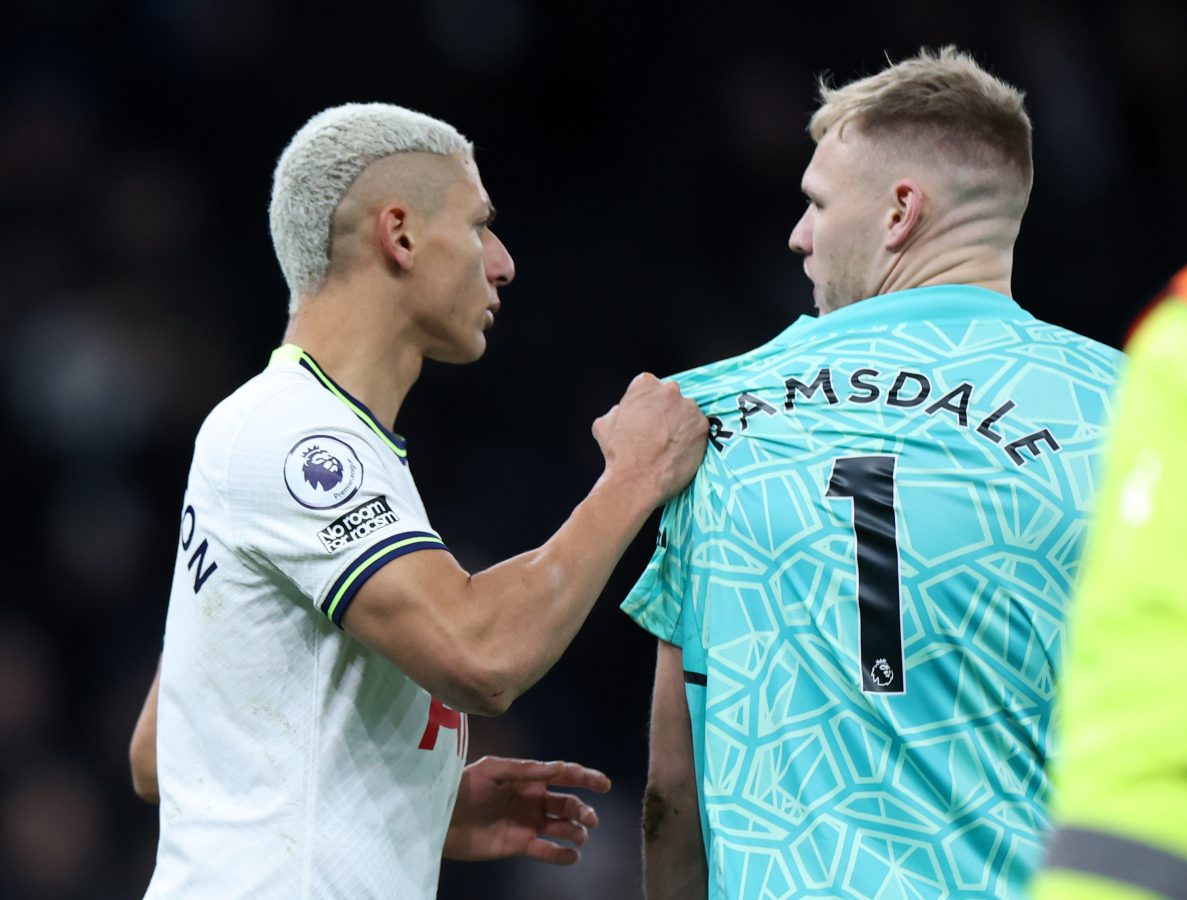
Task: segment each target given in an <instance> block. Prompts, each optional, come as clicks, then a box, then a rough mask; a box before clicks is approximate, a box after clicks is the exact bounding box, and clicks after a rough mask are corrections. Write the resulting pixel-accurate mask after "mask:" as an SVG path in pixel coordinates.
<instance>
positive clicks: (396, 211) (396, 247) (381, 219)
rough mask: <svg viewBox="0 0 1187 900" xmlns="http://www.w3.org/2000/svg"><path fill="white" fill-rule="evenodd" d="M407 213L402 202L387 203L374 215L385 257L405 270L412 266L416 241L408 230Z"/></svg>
mask: <svg viewBox="0 0 1187 900" xmlns="http://www.w3.org/2000/svg"><path fill="white" fill-rule="evenodd" d="M408 220H409V213H408V207H407V205H405V204H403V203H389V204H388V205H387V206H385V207H383V209H381V210H380V211H379V212H378V213H377V214H376V216H375V227H376V229H377V230H378V237H379V246H380V249H381V250H382V251H383V256H384V258H385V259H387V260H388V261H390V262H391V263H392V264H393V265H395V266H396V267H398V268H400V269H403V270H405V271H407V270H410V269H411V268H412V257H413V253H414V251H415V246H416V242H415V241H414V240H413V238H412V234H411V232H410V231H409V228H408V226H409V221H408Z"/></svg>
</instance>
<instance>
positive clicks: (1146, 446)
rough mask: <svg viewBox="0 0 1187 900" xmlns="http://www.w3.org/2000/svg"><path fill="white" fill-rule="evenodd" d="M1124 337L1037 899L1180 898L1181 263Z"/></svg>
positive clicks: (1186, 387)
mask: <svg viewBox="0 0 1187 900" xmlns="http://www.w3.org/2000/svg"><path fill="white" fill-rule="evenodd" d="M1172 292H1173V297H1172V299H1168V300H1166V301H1165V302H1163V303H1162V304H1160V305H1159V306H1158V307H1156V308H1155V310H1154V311H1153V312H1152V313H1151V314H1150V316H1149V317H1147V318H1146V319H1145V320H1144V321H1143V323H1142V325H1141V327H1140V328H1139V329H1138V330H1137V332H1136V333H1135V335H1134V339H1133V341H1132V343H1131V344H1130V345H1129V348H1128V349H1129V350H1130V352H1131V354H1132V362H1131V363H1130V364H1129V366H1128V368H1127V369H1126V373H1125V377H1124V379H1123V380H1122V385H1121V391H1120V393H1119V395H1118V404H1117V420H1116V425H1115V427H1114V429H1113V432H1112V434H1111V436H1110V439H1109V449H1108V455H1107V465H1106V470H1105V484H1104V490H1103V491H1102V492H1101V496H1100V503H1099V511H1098V514H1097V518H1096V519H1095V520H1094V521H1093V523H1092V530H1091V537H1090V540H1089V547H1088V552H1087V554H1086V556H1085V563H1084V577H1083V579H1082V580H1081V581H1080V584H1079V585H1078V587H1077V589H1076V592H1075V599H1074V602H1073V606H1072V610H1073V612H1072V616H1071V627H1070V629H1069V637H1068V665H1067V675H1066V677H1065V678H1064V681H1063V683H1062V685H1061V687H1060V699H1061V718H1060V722H1059V726H1060V728H1059V734H1060V742H1059V745H1058V746H1059V750H1060V752H1059V753H1058V758H1057V760H1056V764H1055V772H1054V778H1055V786H1056V798H1055V807H1054V811H1055V820H1056V823H1057V825H1058V830H1057V831H1056V832H1055V836H1054V837H1053V838H1052V841H1051V845H1050V847H1049V848H1048V853H1047V861H1046V867H1045V868H1044V870H1043V873H1042V877H1041V878H1040V879H1039V880H1038V881H1037V883H1036V884H1035V885H1034V890H1033V893H1032V894H1031V896H1033V897H1035V898H1036V900H1142V898H1150V897H1187V817H1185V815H1184V813H1187V692H1184V690H1183V686H1182V683H1183V678H1182V675H1181V671H1182V662H1183V659H1184V656H1185V653H1184V651H1185V650H1187V576H1185V575H1184V565H1183V556H1184V549H1185V543H1184V532H1185V531H1187V469H1185V465H1184V464H1185V463H1187V270H1184V271H1183V272H1182V273H1180V275H1179V277H1178V278H1177V279H1176V282H1175V284H1174V285H1173V287H1172Z"/></svg>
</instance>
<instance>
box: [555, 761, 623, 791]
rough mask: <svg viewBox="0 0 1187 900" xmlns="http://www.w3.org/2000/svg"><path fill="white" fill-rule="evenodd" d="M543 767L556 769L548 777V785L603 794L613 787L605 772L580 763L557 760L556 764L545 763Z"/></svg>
mask: <svg viewBox="0 0 1187 900" xmlns="http://www.w3.org/2000/svg"><path fill="white" fill-rule="evenodd" d="M545 765H548V766H555V767H556V768H555V769H554V770H553V774H552V775H550V776H548V783H549V784H553V785H556V786H557V787H571V788H582V789H583V790H587V791H595V792H597V793H599V794H604V793H606V792H607V791H609V790H610V788H611V786H612V785H613V782H611V781H610V778H609V776H607V775H606V773H605V772H601V771H599V770H598V769H591V768H589V767H588V766H583V765H581V764H580V763H575V762H563V761H560V760H558V761H556V762H550V763H546V764H545Z"/></svg>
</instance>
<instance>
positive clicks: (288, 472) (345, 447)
mask: <svg viewBox="0 0 1187 900" xmlns="http://www.w3.org/2000/svg"><path fill="white" fill-rule="evenodd" d="M284 483H285V486H286V487H287V488H288V490H289V493H290V494H292V496H293V499H294V500H296V501H297V502H298V503H300V504H301V505H302V506H304V507H307V508H309V509H333V508H334V507H335V506H341V505H342V504H343V503H346V502H347V501H348V500H350V498H351V497H353V496H354V495H355V494H356V493H358V490H359V486H360V485H361V484H362V483H363V464H362V463H361V462H359V457H358V454H356V453H355V452H354V450H353V449H351V447H350V445H349V444H347V443H345V442H344V441H340V440H338V438H335V437H330V436H329V435H327V434H314V435H310V436H309V437H307V438H302V439H301V440H300V441H298V442H297V445H296V446H295V447H293V449H292V450H290V451H289V455H288V458H287V459H286V460H285V461H284Z"/></svg>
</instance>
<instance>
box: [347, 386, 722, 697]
mask: <svg viewBox="0 0 1187 900" xmlns="http://www.w3.org/2000/svg"><path fill="white" fill-rule="evenodd" d="M593 430H594V437H595V438H597V440H598V443H599V444H600V445H601V448H602V452H603V454H604V456H605V458H606V468H605V470H604V472H603V473H602V476H601V478H599V479H598V482H597V484H595V485H594V487H593V490H591V491H590V493H589V495H588V496H587V497H586V498H585V499H584V500H583V501H582V502H581V503H580V504H578V506H577V508H576V509H574V510H573V513H572V514H571V515H570V516H569V519H568V520H567V521H566V522H565V523H564V524H563V525H562V526H561V528H560V529H559V530H558V531H557V532H556V534H554V535H553V536H552V537H551V538H550V539H549V540H548V541H547V542H546V543H545V544H543V545H542V546H541V547H539V548H537V549H535V550H531V551H529V552H527V553H523V554H520V555H519V556H516V557H513V558H512V559H509V560H507V561H506V562H502V563H499V564H498V565H495V566H492V567H491V568H490V569H487V570H486V571H484V572H480V573H478V574H476V575H470V574H469V573H467V572H466V571H465V570H464V569H462V568H461V566H459V565H458V564H457V562H456V561H455V560H454V558H453V557H452V556H451V555H450V554H449V553H446V552H444V551H440V550H424V551H421V552H418V553H413V554H409V555H407V556H404V557H401V558H399V559H397V560H395V561H393V562H392V563H389V564H388V565H387V566H385V567H384V568H382V569H380V570H379V571H378V572H377V573H375V575H373V576H372V577H371V578H370V579H369V580H368V581H367V583H366V584H365V585H364V586H363V587H362V589H361V590H360V591H359V593H358V595H357V596H356V597H355V600H354V602H353V603H352V604H351V606H350V608H349V609H348V610H347V611H346V614H345V616H344V617H343V622H342V624H343V627H344V628H345V629H346V630H347V631H349V632H350V633H351V634H353V635H354V636H356V637H357V638H359V640H361V641H363V643H365V644H367V645H368V646H370V647H372V648H374V649H375V650H377V651H379V652H380V653H382V654H383V655H384V656H386V657H387V658H388V659H390V660H391V661H392V662H393V663H395V664H396V665H398V666H399V667H400V668H401V669H402V670H403V671H404V672H405V673H407V674H408V675H409V677H411V678H412V679H413V680H414V681H416V682H417V683H418V684H420V685H421V686H422V687H424V688H425V689H426V690H428V691H430V692H431V693H432V694H433V695H434V696H436V697H438V698H440V699H441V700H442V701H444V702H445V703H447V704H448V705H450V706H452V707H454V708H455V709H460V710H463V711H466V712H476V713H482V714H486V715H497V714H499V713H501V712H503V711H504V710H506V709H507V707H508V706H510V704H511V702H512V701H513V700H514V699H515V698H516V697H518V696H519V695H520V694H522V693H523V692H524V691H525V690H527V689H528V688H529V687H531V686H532V685H533V684H535V683H536V681H537V680H538V679H539V678H540V677H541V676H542V675H543V674H544V673H545V672H547V671H548V669H549V668H551V666H552V665H553V663H555V662H556V660H557V659H558V658H559V657H560V655H561V653H562V652H563V651H564V649H565V648H566V647H567V646H568V645H569V642H570V641H572V639H573V637H574V635H575V634H576V633H577V630H578V629H579V628H580V627H581V624H582V622H584V621H585V617H586V616H587V615H588V614H589V611H590V609H591V608H592V606H593V604H594V601H595V600H596V599H597V598H598V595H599V594H600V593H601V592H602V589H603V588H604V587H605V585H606V581H607V579H608V578H609V577H610V573H611V572H612V571H613V569H614V566H615V565H616V564H617V562H618V559H619V557H620V556H621V555H622V553H623V551H624V550H625V549H626V547H627V545H628V544H629V543H630V541H631V540H632V539H633V538H634V536H635V534H636V533H637V532H638V530H639V528H640V527H642V525H643V523H644V521H646V519H647V516H648V515H649V514H650V513H651V511H652V510H653V509H654V508H655V507H656V506H657V505H659V504H660V503H662V502H663V501H664V500H666V499H667V498H668V497H670V496H672V495H673V494H675V493H676V492H677V491H679V490H680V489H682V488H683V487H684V486H685V485H686V484H687V483H688V481H689V480H690V479H691V478H692V476H693V474H694V473H695V471H696V468H697V466H698V465H699V464H700V461H701V458H702V456H703V455H704V451H705V439H706V436H707V433H708V423H707V421H706V420H705V417H704V416H703V415H701V413H700V411H699V410H698V409H697V408H696V405H695V404H694V403H693V402H692V401H691V400H685V399H683V398H682V397H681V396H680V393H679V391H678V389H677V388H676V386H675V385H672V384H664V383H661V382H659V381H658V380H657V379H655V378H654V377H653V376H651V375H640V376H639V377H637V378H636V379H635V380H634V381H633V382H631V386H630V388H629V389H628V390H627V392H626V394H625V395H624V396H623V398H622V401H621V403H620V404H619V405H618V406H616V407H614V409H612V410H611V411H610V412H609V413H607V414H606V415H605V416H603V417H602V418H600V419H598V421H597V422H595V423H594V429H593ZM532 487H535V488H536V489H538V488H539V486H526V485H525V488H528V489H531V488H532Z"/></svg>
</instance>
